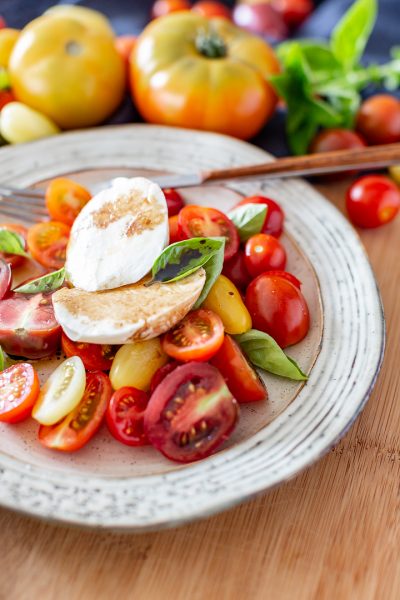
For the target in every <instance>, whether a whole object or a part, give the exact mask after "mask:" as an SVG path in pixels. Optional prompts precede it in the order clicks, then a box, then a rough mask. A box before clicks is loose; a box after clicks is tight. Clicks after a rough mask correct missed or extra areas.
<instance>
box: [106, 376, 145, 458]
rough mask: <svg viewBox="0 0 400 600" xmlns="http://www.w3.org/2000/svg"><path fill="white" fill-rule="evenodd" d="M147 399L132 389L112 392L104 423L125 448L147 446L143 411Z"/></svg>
mask: <svg viewBox="0 0 400 600" xmlns="http://www.w3.org/2000/svg"><path fill="white" fill-rule="evenodd" d="M148 401H149V397H148V395H147V394H146V392H143V391H142V390H138V389H137V388H134V387H123V388H120V389H119V390H117V391H116V392H114V394H113V395H112V398H111V400H110V403H109V405H108V408H107V413H106V421H107V426H108V429H109V430H110V433H111V434H112V435H113V436H114V437H115V439H117V440H118V441H119V442H122V443H123V444H126V445H127V446H144V445H146V444H148V443H149V442H148V439H147V436H146V434H145V432H144V423H143V417H144V411H145V409H146V406H147V404H148Z"/></svg>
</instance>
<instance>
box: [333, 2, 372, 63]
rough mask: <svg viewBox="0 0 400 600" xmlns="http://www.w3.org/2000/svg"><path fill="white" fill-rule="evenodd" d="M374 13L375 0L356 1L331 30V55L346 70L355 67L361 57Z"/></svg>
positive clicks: (370, 29)
mask: <svg viewBox="0 0 400 600" xmlns="http://www.w3.org/2000/svg"><path fill="white" fill-rule="evenodd" d="M376 13H377V1H376V0H357V1H356V2H354V4H353V5H352V6H351V7H350V8H349V10H348V11H347V12H346V14H345V15H344V16H343V18H342V19H341V20H340V21H339V23H338V24H337V25H336V27H335V29H334V30H333V33H332V37H331V48H332V51H333V54H334V55H335V56H336V58H337V59H338V60H339V61H340V62H341V63H342V64H343V65H344V66H345V67H346V68H350V67H354V66H355V65H357V64H358V62H359V60H360V58H361V56H362V55H363V52H364V50H365V46H366V45H367V41H368V38H369V36H370V34H371V31H372V29H373V27H374V23H375V19H376Z"/></svg>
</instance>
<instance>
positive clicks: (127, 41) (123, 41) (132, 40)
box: [115, 35, 137, 79]
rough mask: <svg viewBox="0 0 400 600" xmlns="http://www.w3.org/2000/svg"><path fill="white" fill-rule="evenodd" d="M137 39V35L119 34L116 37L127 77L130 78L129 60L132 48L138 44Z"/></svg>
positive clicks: (117, 47)
mask: <svg viewBox="0 0 400 600" xmlns="http://www.w3.org/2000/svg"><path fill="white" fill-rule="evenodd" d="M136 41H137V37H136V36H135V35H119V36H118V37H117V38H115V47H116V49H117V52H118V54H119V55H120V57H121V58H122V60H123V61H124V63H125V69H126V76H127V79H128V78H129V61H130V57H131V54H132V50H133V49H134V47H135V46H136Z"/></svg>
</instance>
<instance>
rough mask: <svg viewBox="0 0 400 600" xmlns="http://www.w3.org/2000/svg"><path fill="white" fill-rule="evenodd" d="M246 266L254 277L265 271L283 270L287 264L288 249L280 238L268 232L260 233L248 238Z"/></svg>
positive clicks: (245, 251)
mask: <svg viewBox="0 0 400 600" xmlns="http://www.w3.org/2000/svg"><path fill="white" fill-rule="evenodd" d="M244 254H245V260H246V268H247V270H248V272H249V273H250V275H251V276H252V277H257V275H261V273H264V271H270V270H273V269H275V270H278V271H282V270H284V268H285V265H286V250H285V248H284V247H283V246H282V244H281V243H280V241H279V240H277V239H276V238H275V237H273V236H272V235H267V234H266V233H258V234H257V235H253V236H252V237H251V238H250V239H248V240H247V242H246V246H245V249H244Z"/></svg>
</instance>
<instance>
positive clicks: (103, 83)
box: [9, 13, 125, 129]
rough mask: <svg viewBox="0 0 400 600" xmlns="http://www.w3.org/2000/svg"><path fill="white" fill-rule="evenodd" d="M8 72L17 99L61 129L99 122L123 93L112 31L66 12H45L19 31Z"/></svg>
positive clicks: (122, 82)
mask: <svg viewBox="0 0 400 600" xmlns="http://www.w3.org/2000/svg"><path fill="white" fill-rule="evenodd" d="M71 14H72V13H71ZM9 72H10V76H11V83H12V88H13V91H14V94H15V96H16V98H17V100H20V101H21V102H24V103H25V104H28V105H29V106H31V107H32V108H36V109H37V110H39V111H41V112H43V113H44V114H45V115H47V116H48V117H50V118H51V119H53V121H55V122H56V123H57V125H59V126H60V127H62V128H63V129H72V128H76V127H88V126H91V125H97V124H98V123H101V122H102V121H104V119H106V118H107V117H108V116H109V115H110V114H111V113H112V112H113V111H114V110H115V109H116V108H117V106H118V105H119V103H120V102H121V100H122V97H123V94H124V87H125V71H124V64H123V61H122V59H121V57H120V56H119V54H118V52H117V50H116V49H115V45H114V40H113V38H112V37H111V35H107V34H105V33H104V32H103V31H101V30H100V31H99V29H98V28H96V27H92V26H91V25H88V24H86V23H84V22H83V21H82V20H81V19H78V18H75V17H73V16H67V15H66V14H63V15H60V16H58V15H57V14H54V15H52V14H50V15H44V16H42V17H39V18H38V19H35V20H34V21H32V22H31V23H30V24H29V25H28V26H27V27H26V28H25V29H24V30H23V31H22V32H21V34H20V36H19V38H18V41H17V43H16V44H15V46H14V49H13V51H12V54H11V57H10V62H9Z"/></svg>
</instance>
